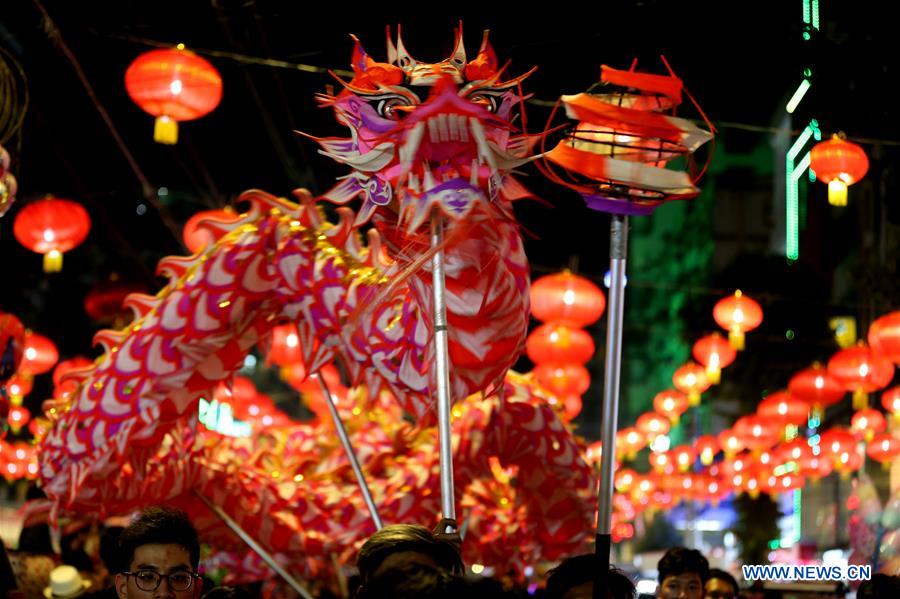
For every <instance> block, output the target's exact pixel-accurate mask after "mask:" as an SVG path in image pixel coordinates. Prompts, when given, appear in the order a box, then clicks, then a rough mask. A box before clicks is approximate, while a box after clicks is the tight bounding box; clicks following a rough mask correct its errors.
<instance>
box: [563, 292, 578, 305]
mask: <svg viewBox="0 0 900 599" xmlns="http://www.w3.org/2000/svg"><path fill="white" fill-rule="evenodd" d="M563 303H564V304H565V305H567V306H571V305H573V304H574V303H575V292H574V291H572V290H571V289H569V290H567V291H566V292H565V293H563Z"/></svg>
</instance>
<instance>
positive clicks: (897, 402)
mask: <svg viewBox="0 0 900 599" xmlns="http://www.w3.org/2000/svg"><path fill="white" fill-rule="evenodd" d="M881 405H882V406H883V407H884V409H885V410H887V411H888V413H889V414H891V415H892V416H893V417H894V419H895V420H900V385H898V386H896V387H891V388H890V389H886V390H885V391H884V393H882V394H881Z"/></svg>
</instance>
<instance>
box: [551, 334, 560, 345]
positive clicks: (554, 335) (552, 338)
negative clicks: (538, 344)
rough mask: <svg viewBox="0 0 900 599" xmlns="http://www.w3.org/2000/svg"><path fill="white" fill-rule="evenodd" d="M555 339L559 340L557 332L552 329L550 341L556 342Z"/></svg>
mask: <svg viewBox="0 0 900 599" xmlns="http://www.w3.org/2000/svg"><path fill="white" fill-rule="evenodd" d="M557 341H559V333H557V332H556V331H553V332H552V333H550V343H556V342H557Z"/></svg>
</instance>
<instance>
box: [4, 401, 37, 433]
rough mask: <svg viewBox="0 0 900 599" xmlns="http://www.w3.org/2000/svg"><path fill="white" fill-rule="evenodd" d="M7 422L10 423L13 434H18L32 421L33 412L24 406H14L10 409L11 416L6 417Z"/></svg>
mask: <svg viewBox="0 0 900 599" xmlns="http://www.w3.org/2000/svg"><path fill="white" fill-rule="evenodd" d="M6 420H7V422H9V428H11V429H12V432H13V433H15V434H18V432H19V431H20V430H22V427H23V426H25V425H26V424H28V421H29V420H31V412H29V411H28V410H27V409H26V408H25V407H23V406H12V407H11V408H10V409H9V414H7V416H6Z"/></svg>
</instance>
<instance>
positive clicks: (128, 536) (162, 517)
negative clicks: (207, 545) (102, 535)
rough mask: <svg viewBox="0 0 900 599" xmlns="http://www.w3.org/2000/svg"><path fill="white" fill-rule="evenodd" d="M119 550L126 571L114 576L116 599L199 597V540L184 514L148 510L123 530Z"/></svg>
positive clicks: (160, 508)
mask: <svg viewBox="0 0 900 599" xmlns="http://www.w3.org/2000/svg"><path fill="white" fill-rule="evenodd" d="M119 547H120V550H121V555H122V562H121V565H120V567H122V568H127V570H125V571H121V572H119V573H117V574H116V592H117V593H118V595H119V599H150V598H154V599H197V598H198V597H200V594H201V592H202V590H203V582H202V581H201V580H200V576H199V574H197V568H198V567H199V564H200V541H199V539H198V536H197V530H196V529H195V528H194V525H193V524H192V523H191V521H190V520H189V519H188V517H187V515H186V514H185V513H184V512H182V511H180V510H176V509H172V508H167V507H150V508H147V509H146V510H144V511H143V512H141V514H140V516H138V518H137V519H136V520H135V521H134V522H132V523H131V524H130V525H129V526H128V527H126V528H125V530H123V531H122V534H121V536H120V537H119Z"/></svg>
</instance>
